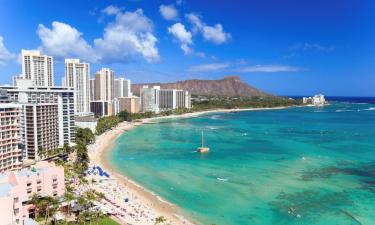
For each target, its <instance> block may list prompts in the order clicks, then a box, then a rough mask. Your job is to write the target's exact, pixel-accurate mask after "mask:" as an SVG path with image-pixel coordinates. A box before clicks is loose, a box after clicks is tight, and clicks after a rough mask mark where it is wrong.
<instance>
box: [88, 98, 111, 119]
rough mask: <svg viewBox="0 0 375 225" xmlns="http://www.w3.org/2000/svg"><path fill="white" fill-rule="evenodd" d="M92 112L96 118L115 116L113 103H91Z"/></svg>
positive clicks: (99, 101)
mask: <svg viewBox="0 0 375 225" xmlns="http://www.w3.org/2000/svg"><path fill="white" fill-rule="evenodd" d="M90 111H91V112H92V113H93V114H94V115H95V116H99V117H101V116H113V115H114V112H113V106H112V101H101V100H98V101H91V102H90Z"/></svg>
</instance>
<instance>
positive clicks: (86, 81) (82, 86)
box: [63, 59, 90, 114]
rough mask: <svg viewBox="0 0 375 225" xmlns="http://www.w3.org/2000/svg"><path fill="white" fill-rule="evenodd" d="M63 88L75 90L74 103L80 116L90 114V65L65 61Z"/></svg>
mask: <svg viewBox="0 0 375 225" xmlns="http://www.w3.org/2000/svg"><path fill="white" fill-rule="evenodd" d="M63 86H65V87H72V88H74V90H75V95H74V103H75V110H76V112H77V113H78V114H84V113H88V112H90V65H89V64H88V63H82V62H80V61H79V59H65V77H64V80H63Z"/></svg>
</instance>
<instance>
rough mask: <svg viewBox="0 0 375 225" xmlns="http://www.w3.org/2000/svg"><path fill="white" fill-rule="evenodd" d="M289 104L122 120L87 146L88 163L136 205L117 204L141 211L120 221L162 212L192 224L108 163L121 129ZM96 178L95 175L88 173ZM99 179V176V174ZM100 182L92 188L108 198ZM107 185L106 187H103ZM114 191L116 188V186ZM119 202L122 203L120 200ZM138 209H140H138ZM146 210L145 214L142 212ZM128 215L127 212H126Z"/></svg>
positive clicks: (169, 219)
mask: <svg viewBox="0 0 375 225" xmlns="http://www.w3.org/2000/svg"><path fill="white" fill-rule="evenodd" d="M289 107H290V106H285V107H274V108H244V109H215V110H208V111H201V112H193V113H186V114H181V115H169V116H161V117H153V118H146V119H142V120H140V121H136V122H126V121H125V122H121V123H119V124H118V125H117V126H116V127H115V128H112V129H111V130H108V131H106V132H105V133H103V134H101V135H99V136H97V137H96V140H95V143H94V144H92V145H89V146H88V154H89V158H90V164H91V166H92V165H99V166H100V167H101V168H103V170H105V171H107V172H108V173H109V174H110V176H111V177H112V179H105V182H108V186H109V187H116V188H119V189H120V192H121V194H123V192H126V193H127V194H128V195H129V196H132V198H133V200H134V202H136V203H135V204H136V207H138V208H136V209H135V210H132V209H134V208H135V207H133V208H131V207H128V206H129V205H127V204H124V202H121V201H120V200H118V201H116V203H117V204H118V205H121V206H123V208H125V209H126V210H127V211H135V212H138V211H141V210H142V211H141V212H142V213H140V215H136V216H134V217H135V218H138V217H140V219H139V220H140V221H137V219H134V220H135V221H134V220H132V219H131V218H129V219H128V218H127V217H126V216H125V218H123V219H122V218H119V217H115V218H116V220H117V221H118V222H121V223H122V224H142V225H143V224H150V225H151V224H154V223H155V222H154V220H153V219H155V218H156V217H159V216H164V217H165V218H166V219H167V223H170V224H184V225H186V224H195V223H194V222H193V221H192V220H191V219H190V218H189V219H187V218H185V217H183V215H182V212H181V210H180V209H179V207H178V206H176V205H174V204H172V203H170V202H168V201H166V200H165V199H163V198H162V197H161V196H158V195H157V194H156V193H153V192H152V191H150V190H148V189H146V188H144V187H143V186H141V185H140V184H138V183H137V182H135V181H133V180H131V179H129V177H127V176H126V175H124V174H122V173H120V172H119V171H118V170H117V169H116V168H115V166H113V165H111V164H110V162H109V160H108V155H109V153H110V152H111V151H112V150H113V144H114V142H115V141H116V139H117V138H118V137H120V136H121V135H122V134H123V133H124V132H126V131H129V130H131V129H133V128H135V127H137V126H140V125H144V124H150V123H154V120H156V121H158V120H161V119H182V118H193V117H198V116H202V115H205V114H210V113H227V112H243V111H259V110H277V109H286V108H289ZM91 178H94V179H96V178H97V177H91ZM100 179H101V178H100ZM101 181H103V179H102V180H100V182H96V184H94V186H95V188H94V189H95V190H97V191H100V192H103V193H104V194H105V196H106V197H107V198H111V197H110V196H109V195H110V194H109V193H106V191H107V189H104V190H103V187H102V186H100V183H101ZM104 188H106V187H104ZM116 191H117V189H116ZM112 197H113V196H112ZM121 203H122V204H121ZM137 209H140V210H137ZM146 210H147V214H146V213H143V212H144V211H146ZM129 215H130V214H129ZM142 218H147V221H145V220H142Z"/></svg>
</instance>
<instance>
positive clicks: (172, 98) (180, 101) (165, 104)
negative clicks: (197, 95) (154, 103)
mask: <svg viewBox="0 0 375 225" xmlns="http://www.w3.org/2000/svg"><path fill="white" fill-rule="evenodd" d="M159 108H160V109H161V110H165V109H178V108H187V109H189V108H191V97H190V94H189V92H188V91H184V90H177V89H160V91H159Z"/></svg>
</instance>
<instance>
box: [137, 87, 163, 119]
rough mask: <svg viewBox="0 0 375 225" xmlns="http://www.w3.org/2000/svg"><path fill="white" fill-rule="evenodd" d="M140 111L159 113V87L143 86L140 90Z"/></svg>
mask: <svg viewBox="0 0 375 225" xmlns="http://www.w3.org/2000/svg"><path fill="white" fill-rule="evenodd" d="M139 93H140V98H141V111H142V112H155V113H159V93H160V86H153V87H149V86H147V85H144V86H143V87H142V88H141V89H140V92H139Z"/></svg>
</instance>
